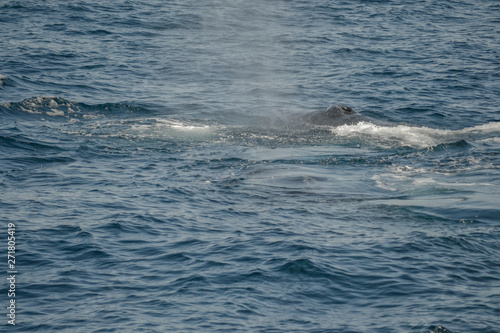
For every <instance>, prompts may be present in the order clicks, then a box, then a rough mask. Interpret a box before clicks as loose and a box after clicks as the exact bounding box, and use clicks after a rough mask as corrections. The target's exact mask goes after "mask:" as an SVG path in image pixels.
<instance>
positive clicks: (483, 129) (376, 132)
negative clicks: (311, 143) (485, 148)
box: [331, 122, 500, 149]
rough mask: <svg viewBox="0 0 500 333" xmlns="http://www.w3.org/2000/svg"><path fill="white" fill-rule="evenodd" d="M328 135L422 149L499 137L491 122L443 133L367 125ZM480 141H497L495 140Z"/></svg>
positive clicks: (498, 126)
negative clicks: (495, 135) (494, 135)
mask: <svg viewBox="0 0 500 333" xmlns="http://www.w3.org/2000/svg"><path fill="white" fill-rule="evenodd" d="M331 132H332V133H333V134H335V135H337V136H340V137H347V138H356V139H361V140H363V141H367V140H368V141H370V142H373V143H375V144H376V145H377V146H381V147H383V148H394V147H401V146H407V147H411V148H416V149H424V148H431V147H435V146H438V145H440V144H447V143H453V142H457V141H460V140H471V139H474V138H475V137H477V136H479V137H481V138H482V136H484V135H491V134H497V135H500V122H491V123H487V124H483V125H478V126H474V127H467V128H464V129H461V130H443V129H436V128H430V127H414V126H407V125H398V126H381V125H375V124H372V123H369V122H360V123H358V124H356V125H343V126H339V127H334V128H332V129H331ZM482 139H483V140H493V141H498V137H495V138H493V139H492V138H491V137H490V138H487V139H484V138H482Z"/></svg>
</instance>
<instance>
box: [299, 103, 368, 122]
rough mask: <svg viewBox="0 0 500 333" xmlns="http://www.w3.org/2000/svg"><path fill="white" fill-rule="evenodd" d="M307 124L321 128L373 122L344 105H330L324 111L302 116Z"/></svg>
mask: <svg viewBox="0 0 500 333" xmlns="http://www.w3.org/2000/svg"><path fill="white" fill-rule="evenodd" d="M302 120H303V121H305V122H306V123H308V124H312V125H321V126H342V125H354V124H357V123H359V122H361V121H366V122H373V119H372V118H369V117H365V116H362V115H360V114H359V113H357V112H356V111H354V110H353V109H352V108H350V107H348V106H344V105H338V106H335V105H331V106H329V107H327V108H326V109H324V110H321V111H315V112H311V113H308V114H306V115H304V116H302Z"/></svg>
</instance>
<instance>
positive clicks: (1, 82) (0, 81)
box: [0, 74, 7, 87]
mask: <svg viewBox="0 0 500 333" xmlns="http://www.w3.org/2000/svg"><path fill="white" fill-rule="evenodd" d="M5 80H7V76H4V75H2V74H0V87H1V86H3V85H4V84H5Z"/></svg>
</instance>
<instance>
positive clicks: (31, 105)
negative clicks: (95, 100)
mask: <svg viewBox="0 0 500 333" xmlns="http://www.w3.org/2000/svg"><path fill="white" fill-rule="evenodd" d="M0 108H3V109H6V110H8V111H10V112H11V113H12V112H14V113H15V112H19V113H21V114H24V115H27V114H32V115H42V116H50V117H54V118H57V117H65V118H70V119H97V118H102V117H104V116H110V115H117V116H124V115H129V114H137V113H139V114H144V113H150V112H151V111H150V110H148V109H145V108H142V107H138V106H133V105H129V104H125V103H105V104H96V105H88V104H85V103H80V102H75V101H71V100H67V99H64V98H61V97H57V96H37V97H32V98H28V99H25V100H23V101H21V102H7V103H0Z"/></svg>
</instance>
